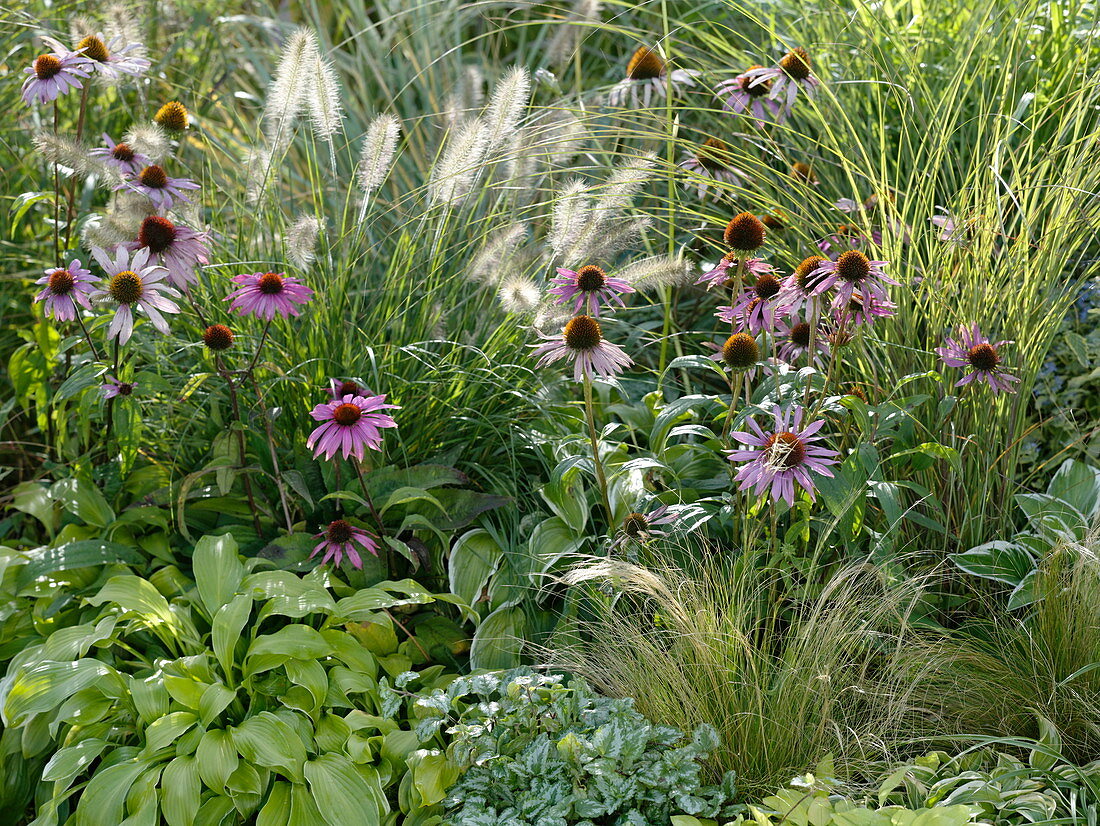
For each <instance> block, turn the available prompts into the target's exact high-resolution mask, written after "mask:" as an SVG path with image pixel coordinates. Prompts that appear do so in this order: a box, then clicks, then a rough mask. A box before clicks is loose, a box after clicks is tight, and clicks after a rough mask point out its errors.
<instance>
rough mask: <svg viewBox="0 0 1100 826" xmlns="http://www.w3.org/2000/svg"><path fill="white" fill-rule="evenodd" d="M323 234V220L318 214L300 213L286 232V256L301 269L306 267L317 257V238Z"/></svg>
mask: <svg viewBox="0 0 1100 826" xmlns="http://www.w3.org/2000/svg"><path fill="white" fill-rule="evenodd" d="M320 235H321V221H320V219H318V218H317V216H316V215H300V216H299V217H298V220H297V221H295V222H294V223H293V224H292V225H291V227H290V230H289V231H288V232H287V234H286V257H287V259H289V261H290V263H292V264H293V265H294V266H296V267H298V268H299V269H304V268H306V267H308V266H309V265H310V264H312V263H313V262H314V261H315V260H316V258H317V240H318V238H319V237H320Z"/></svg>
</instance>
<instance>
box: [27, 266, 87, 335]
mask: <svg viewBox="0 0 1100 826" xmlns="http://www.w3.org/2000/svg"><path fill="white" fill-rule="evenodd" d="M45 273H46V274H45V275H44V276H42V277H41V278H39V279H38V280H37V281H35V282H34V283H35V284H38V285H40V286H42V288H43V289H42V292H40V293H39V294H38V295H36V296H35V297H34V300H35V301H45V302H46V315H48V316H50V317H52V318H55V319H57V320H58V321H73V320H74V319H75V318H76V313H77V309H76V305H77V304H79V305H80V306H81V307H84V308H85V309H87V310H90V309H92V304H91V302H90V301H89V300H88V297H89V296H90V295H91V293H92V288H91V285H92V284H94V283H95V280H96V279H94V278H93V277H92V273H91V271H90V270H86V269H84V267H82V266H81V265H80V259H74V260H73V261H71V262H70V263H69V266H67V267H64V268H61V267H50V268H49V269H48V270H45Z"/></svg>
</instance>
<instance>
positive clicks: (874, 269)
mask: <svg viewBox="0 0 1100 826" xmlns="http://www.w3.org/2000/svg"><path fill="white" fill-rule="evenodd" d="M887 263H889V262H887V261H872V260H870V259H869V258H868V257H867V256H866V255H864V254H863V253H862V252H860V251H859V250H848V251H847V252H842V253H841V254H840V255H839V256H837V259H836V261H824V262H822V263H821V264H819V265H818V267H817V269H816V270H814V272H813V275H814V277H816V278H820V279H821V283H819V284H818V285H817V292H818V294H819V295H820V294H821V293H824V292H826V291H828V290H831V289H833V288H834V287H835V288H836V291H837V292H836V296H835V297H834V298H833V306H835V307H846V306H847V305H848V302H849V301H851V300H852V296H853V295H855V293H856V291H857V290H858V291H859V292H860V293H862V294H863V295H864V296H865V297H868V298H871V299H872V300H874V301H880V302H885V301H889V300H890V296H888V295H887V294H886V287H885V286H883V285H884V284H894V285H896V284H897V283H898V282H897V281H895V280H894V279H892V278H890V277H889V276H887V275H886V273H885V271H884V270H883V267H885V266H886V265H887Z"/></svg>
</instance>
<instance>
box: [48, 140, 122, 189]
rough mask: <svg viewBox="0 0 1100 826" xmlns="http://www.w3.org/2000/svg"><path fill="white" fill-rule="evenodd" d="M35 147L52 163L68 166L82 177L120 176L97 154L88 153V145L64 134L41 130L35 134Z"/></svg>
mask: <svg viewBox="0 0 1100 826" xmlns="http://www.w3.org/2000/svg"><path fill="white" fill-rule="evenodd" d="M33 140H34V148H35V151H37V152H38V154H39V155H41V156H42V157H43V158H45V159H46V160H47V161H49V162H50V163H56V164H59V165H60V166H64V167H67V168H69V169H71V170H72V171H73V174H75V175H78V176H80V177H82V178H83V177H87V176H88V175H100V176H103V177H105V178H115V179H117V178H118V175H117V174H115V172H114V170H113V169H111V167H109V166H108V165H107V164H105V163H101V162H100V161H99V159H98V158H97V157H96V156H95V155H89V154H88V147H86V146H84V145H83V144H80V143H77V142H76V141H74V140H72V139H70V138H66V137H64V136H63V135H56V134H54V133H53V132H39V133H38V134H36V135H35V136H34V139H33Z"/></svg>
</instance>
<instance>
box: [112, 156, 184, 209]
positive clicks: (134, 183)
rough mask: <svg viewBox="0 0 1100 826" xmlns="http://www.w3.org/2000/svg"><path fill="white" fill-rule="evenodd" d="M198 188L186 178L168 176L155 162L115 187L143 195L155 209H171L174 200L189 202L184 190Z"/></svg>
mask: <svg viewBox="0 0 1100 826" xmlns="http://www.w3.org/2000/svg"><path fill="white" fill-rule="evenodd" d="M198 188H199V185H198V184H197V183H195V182H194V181H192V180H190V179H188V178H170V177H168V173H167V172H165V171H164V168H163V167H160V166H157V165H156V164H150V165H149V166H147V167H145V168H144V169H142V170H141V172H139V173H138V174H137V176H135V177H133V178H127V179H126V180H125V181H123V182H122V183H120V184H119V185H118V186H116V187H115V189H116V190H118V189H126V190H129V191H130V192H137V193H138V194H139V195H144V196H145V197H146V198H148V199H149V200H150V201H151V202H152V204H153V206H154V207H155V208H156V209H160V210H168V209H171V208H172V204H174V203H175V202H176V201H186V202H187V203H191V200H190V199H189V198H188V197H187V196H186V195H184V194H183V193H184V190H190V189H198Z"/></svg>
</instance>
